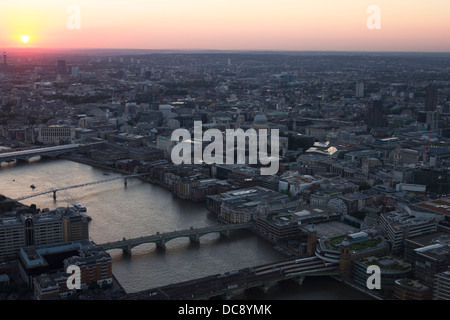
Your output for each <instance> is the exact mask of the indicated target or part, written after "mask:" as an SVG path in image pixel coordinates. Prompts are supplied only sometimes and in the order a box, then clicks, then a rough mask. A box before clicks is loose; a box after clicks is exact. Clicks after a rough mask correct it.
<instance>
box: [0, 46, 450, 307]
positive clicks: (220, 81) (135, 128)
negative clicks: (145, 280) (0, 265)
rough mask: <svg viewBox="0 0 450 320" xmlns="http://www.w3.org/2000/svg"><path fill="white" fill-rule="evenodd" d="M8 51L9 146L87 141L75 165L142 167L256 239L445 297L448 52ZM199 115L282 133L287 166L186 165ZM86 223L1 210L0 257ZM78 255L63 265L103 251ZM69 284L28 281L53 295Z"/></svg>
mask: <svg viewBox="0 0 450 320" xmlns="http://www.w3.org/2000/svg"><path fill="white" fill-rule="evenodd" d="M8 59H9V60H8V65H7V66H6V65H3V67H2V69H1V70H0V93H1V95H0V97H1V98H0V99H1V100H0V108H1V110H2V112H1V114H0V142H1V145H2V146H6V147H11V148H19V147H30V146H33V147H36V145H58V144H66V143H79V144H80V147H79V149H78V152H77V153H76V154H72V155H71V156H70V159H72V160H75V161H81V162H85V163H88V164H92V165H97V166H102V167H104V168H109V169H111V170H118V171H120V172H126V173H129V172H133V173H146V174H147V175H146V176H145V178H143V179H146V180H147V181H149V182H151V183H157V184H160V185H162V186H164V187H166V188H167V189H169V190H170V191H171V192H172V193H173V194H174V195H176V196H178V197H180V198H182V199H187V200H192V201H204V202H205V205H206V207H207V208H208V209H209V210H210V211H211V212H213V213H214V214H216V215H217V218H218V219H219V220H220V221H222V222H224V223H242V222H249V221H254V222H255V225H256V227H255V231H256V233H257V234H259V235H260V236H262V237H264V238H265V239H267V240H269V241H272V242H273V243H274V244H276V245H277V246H279V247H283V248H284V249H283V250H285V252H288V253H289V254H291V255H295V256H311V255H317V256H318V257H320V258H322V259H324V260H327V261H331V262H337V263H339V266H340V270H341V272H342V278H344V279H346V280H347V281H349V282H351V283H353V284H354V285H356V286H359V287H361V288H364V287H365V281H366V279H367V277H368V274H367V273H365V270H366V269H367V266H369V265H377V266H379V267H380V268H381V270H382V279H383V280H382V290H381V291H379V292H378V293H377V294H378V295H380V296H382V297H385V298H386V297H388V298H397V299H432V298H434V299H448V297H449V294H448V291H447V288H448V286H449V281H448V279H449V272H450V271H449V270H448V267H449V265H450V263H449V257H450V255H449V250H448V249H449V245H450V242H448V233H449V232H450V198H448V196H449V195H450V147H449V145H450V127H449V120H450V102H449V101H450V82H449V81H448V70H449V68H450V60H449V59H448V57H445V56H443V57H441V58H440V59H439V62H437V60H436V57H434V56H433V57H430V56H427V55H423V56H421V55H419V56H404V57H403V56H402V57H397V56H395V55H394V56H383V55H367V56H364V55H341V56H333V55H318V56H313V55H307V54H299V55H295V54H292V55H283V54H270V55H252V54H243V55H233V54H225V53H222V54H184V55H182V54H175V53H174V54H167V55H138V56H131V55H123V56H101V57H92V56H89V57H83V56H67V57H64V59H60V60H59V61H58V62H56V61H53V60H48V59H49V58H48V57H33V58H28V59H26V60H24V59H23V58H21V57H13V56H12V55H9V56H8ZM69 69H70V72H69ZM424 70H426V72H424ZM196 121H201V122H202V125H203V128H205V129H216V130H218V131H219V132H222V133H223V132H225V131H226V130H230V129H235V130H237V129H243V130H248V129H258V130H259V129H269V130H271V129H277V130H279V134H280V140H279V141H280V153H279V170H278V173H277V174H275V175H271V176H262V175H261V174H260V171H259V169H260V166H261V164H256V165H255V164H250V163H249V161H246V163H244V164H233V165H231V164H228V165H224V164H220V163H218V164H212V165H209V164H206V163H195V164H192V165H187V164H180V165H175V164H174V163H173V162H172V161H171V151H172V150H173V148H174V146H175V145H176V143H177V142H176V141H172V139H171V134H172V132H173V131H174V130H175V129H179V128H184V129H187V130H189V131H190V132H192V131H193V128H194V122H196ZM247 146H248V144H247ZM205 147H206V145H205V144H202V145H201V146H200V148H201V150H202V151H203V150H204V149H205ZM247 156H248V155H247ZM246 160H248V159H246ZM86 232H87V231H86V221H85V220H84V217H83V216H81V215H80V214H79V213H76V212H72V211H70V212H67V210H66V211H64V210H59V209H58V210H55V211H54V212H40V213H39V214H32V213H28V214H20V215H18V214H9V216H5V218H2V219H1V220H0V240H1V241H0V242H1V243H0V248H1V249H0V250H1V251H0V254H1V255H4V256H7V255H11V254H12V255H14V254H19V253H22V251H20V250H21V248H23V247H29V246H33V245H34V246H41V245H42V246H45V245H47V244H49V243H59V244H65V243H69V242H73V241H78V240H81V239H87V233H86ZM2 237H3V238H2ZM2 239H4V240H2ZM6 239H8V240H7V241H8V242H5V241H6ZM6 243H8V244H6ZM83 252H85V251H83V250H81V249H79V252H78V253H77V255H74V256H73V257H72V258H68V259H69V260H71V261H73V262H74V263H75V262H77V263H80V264H86V265H89V263H90V262H88V260H89V261H91V260H92V261H94V260H95V261H96V259H100V260H102V259H103V258H104V257H103V255H102V254H101V253H99V254H98V255H96V254H93V255H89V254H86V253H83ZM22 254H26V252H23V253H22ZM88 257H90V258H92V259H88ZM67 261H68V260H67ZM102 261H103V260H102ZM104 261H107V259H106V260H104ZM108 263H109V262H108ZM106 265H108V264H106ZM86 268H87V269H89V270H92V269H90V267H86ZM98 268H100V269H95V270H96V271H95V270H94V271H92V272H93V273H92V274H93V276H92V277H93V278H92V279H94V278H95V279H97V278H96V277H97V276H99V275H100V276H99V277H100V278H101V279H108V277H107V275H108V274H109V273H108V272H109V271H108V270H109V269H108V268H109V267H105V266H104V265H102V266H100V267H98ZM87 269H86V270H87ZM99 270H100V271H99ZM89 272H91V271H89ZM94 275H95V276H94ZM63 278H64V275H62V274H54V275H53V276H51V277H50V276H47V277H46V276H41V277H40V278H36V279H35V280H33V281H32V282H30V283H35V284H36V288H37V289H36V290H37V291H36V292H39V294H38V295H40V296H45V294H47V293H48V292H53V291H52V290H53V289H55V288H62V287H61V286H60V284H61V283H62V282H63V281H62V280H61V279H63ZM86 279H87V278H86ZM90 279H91V278H90ZM55 290H56V289H55ZM60 290H61V292H64V289H60ZM44 292H46V293H44Z"/></svg>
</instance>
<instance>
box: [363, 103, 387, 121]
mask: <svg viewBox="0 0 450 320" xmlns="http://www.w3.org/2000/svg"><path fill="white" fill-rule="evenodd" d="M366 123H367V124H368V125H369V126H371V127H373V128H382V127H387V125H388V122H387V119H386V115H385V114H384V113H383V102H382V101H381V100H374V101H373V102H372V105H371V106H370V107H369V108H368V110H367V116H366Z"/></svg>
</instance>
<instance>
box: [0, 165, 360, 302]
mask: <svg viewBox="0 0 450 320" xmlns="http://www.w3.org/2000/svg"><path fill="white" fill-rule="evenodd" d="M118 176H120V174H118V173H114V172H107V171H105V170H101V169H97V168H93V167H91V166H88V165H85V164H80V163H76V162H72V161H68V160H61V159H60V160H38V161H32V162H30V163H18V164H15V165H10V166H5V165H3V166H2V168H1V169H0V194H3V195H5V196H7V197H10V198H19V197H22V196H26V195H31V194H34V193H38V192H42V191H46V190H50V189H52V188H61V187H65V186H70V185H77V184H82V183H88V182H93V181H98V180H104V179H108V178H113V177H118ZM32 184H34V185H35V187H36V188H35V189H34V190H33V189H31V188H30V185H32ZM22 203H24V204H26V205H31V204H36V206H37V207H38V208H41V209H43V208H49V209H54V208H56V207H64V206H71V205H72V204H73V203H80V204H82V205H84V206H86V207H87V214H88V215H89V216H91V217H92V221H91V222H90V227H89V235H90V238H91V240H93V241H94V242H95V243H97V244H101V243H105V242H109V241H117V240H121V239H122V238H123V237H126V238H133V237H140V236H147V235H152V234H155V233H156V232H161V233H162V232H169V231H175V230H183V229H188V228H190V227H206V226H213V225H216V224H218V222H217V221H216V219H215V217H214V215H212V214H211V213H210V212H209V211H208V210H207V209H206V206H205V204H204V203H194V202H191V201H185V200H180V199H178V198H176V197H174V196H173V195H172V194H171V193H170V192H169V191H167V190H166V189H164V188H162V187H160V186H157V185H152V184H149V183H145V182H142V181H141V180H139V179H134V178H133V179H128V184H127V186H125V185H124V183H123V180H120V179H119V180H116V181H111V182H107V183H102V184H97V185H93V186H87V187H83V188H77V189H70V190H65V191H58V192H57V200H56V201H54V200H53V195H52V194H51V193H49V194H46V195H42V196H38V197H34V198H30V199H26V200H23V201H22ZM109 253H110V254H111V256H112V257H113V273H114V275H115V277H116V278H117V279H118V281H119V282H120V283H121V285H122V286H123V288H124V289H125V290H126V292H129V293H131V292H137V291H141V290H145V289H150V288H153V287H158V286H163V285H167V284H171V283H176V282H181V281H186V280H191V279H195V278H200V277H204V276H208V275H212V274H217V273H222V272H228V271H232V270H237V269H241V268H246V267H250V266H256V265H261V264H266V263H271V262H275V261H279V260H282V259H284V257H283V256H282V255H281V254H280V253H279V252H277V251H276V250H274V249H273V245H272V244H270V243H268V242H267V241H266V240H263V239H261V238H259V237H258V236H257V235H255V234H253V233H251V232H250V231H245V230H242V231H235V232H233V233H232V234H231V237H230V238H229V239H224V238H221V237H220V236H219V235H215V234H210V235H205V236H204V237H202V238H201V239H200V244H198V245H195V244H191V243H190V242H189V239H187V238H186V239H185V238H180V239H174V240H172V241H170V242H168V243H166V250H165V251H164V252H161V251H160V250H157V249H156V245H154V244H143V245H141V246H138V247H135V248H133V250H132V255H131V256H126V255H123V254H122V251H121V250H111V251H109ZM240 298H243V299H283V300H288V299H333V300H334V299H367V297H366V296H365V295H363V294H361V293H359V292H357V291H354V290H352V289H350V288H348V287H346V286H345V285H343V284H341V283H339V282H337V281H336V280H334V279H331V278H329V277H320V278H307V279H306V280H305V281H304V284H303V285H302V286H298V285H296V284H293V283H291V284H289V283H288V284H284V285H282V286H279V287H276V288H274V289H273V290H272V291H271V292H270V293H269V294H265V295H263V294H261V293H259V292H256V291H255V292H253V291H251V292H250V293H248V294H247V295H246V296H241V297H240Z"/></svg>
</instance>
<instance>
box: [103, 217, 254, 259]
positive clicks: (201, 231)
mask: <svg viewBox="0 0 450 320" xmlns="http://www.w3.org/2000/svg"><path fill="white" fill-rule="evenodd" d="M254 227H255V223H254V222H248V223H237V224H225V225H217V226H212V227H204V228H192V227H191V228H190V229H187V230H181V231H173V232H166V233H157V234H155V235H150V236H145V237H139V238H133V239H125V238H124V239H122V240H119V241H114V242H108V243H104V244H99V245H98V246H99V247H101V248H102V249H103V250H105V251H107V250H111V249H122V250H123V251H124V252H125V253H127V254H131V249H132V248H134V247H136V246H139V245H141V244H144V243H155V244H156V246H157V247H158V248H161V249H165V245H166V243H167V242H168V241H170V240H173V239H177V238H189V239H190V240H191V241H192V242H195V243H198V242H199V241H200V238H201V237H202V236H204V235H206V234H210V233H218V234H220V235H222V236H226V237H229V236H230V234H231V232H233V231H236V230H243V229H253V228H254Z"/></svg>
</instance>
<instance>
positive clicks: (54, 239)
mask: <svg viewBox="0 0 450 320" xmlns="http://www.w3.org/2000/svg"><path fill="white" fill-rule="evenodd" d="M9 200H10V199H7V198H5V199H3V201H9ZM89 221H90V217H89V216H87V215H86V214H85V213H84V212H80V211H78V210H76V209H75V208H72V207H67V208H66V207H61V208H57V209H55V210H48V209H44V210H42V211H41V210H40V209H36V208H34V207H32V208H31V207H30V208H29V207H27V206H24V205H21V204H14V205H13V207H12V208H11V210H8V211H6V212H2V213H1V214H0V259H1V260H2V261H8V262H9V263H13V264H14V265H15V267H14V269H17V274H18V275H19V277H18V279H15V282H16V283H17V282H18V281H20V282H22V283H24V284H26V287H27V288H28V290H29V291H30V292H32V293H33V294H32V298H34V299H38V300H49V299H51V300H54V299H65V298H68V297H72V296H79V294H80V291H79V290H78V291H77V289H76V288H71V287H68V286H67V283H68V281H70V279H69V277H71V276H72V273H69V271H68V267H69V266H77V267H79V268H80V283H79V287H80V288H79V289H81V290H87V289H91V288H97V287H102V286H104V285H108V284H112V282H113V275H112V258H111V256H110V255H109V254H108V253H106V252H105V251H103V250H102V249H101V248H100V247H98V246H96V245H95V244H94V243H92V242H91V241H90V240H89ZM2 279H5V281H3V282H6V281H8V282H9V280H10V275H8V274H6V273H5V274H2Z"/></svg>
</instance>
